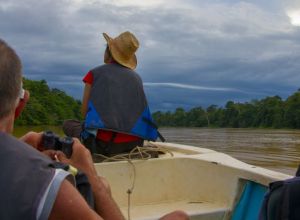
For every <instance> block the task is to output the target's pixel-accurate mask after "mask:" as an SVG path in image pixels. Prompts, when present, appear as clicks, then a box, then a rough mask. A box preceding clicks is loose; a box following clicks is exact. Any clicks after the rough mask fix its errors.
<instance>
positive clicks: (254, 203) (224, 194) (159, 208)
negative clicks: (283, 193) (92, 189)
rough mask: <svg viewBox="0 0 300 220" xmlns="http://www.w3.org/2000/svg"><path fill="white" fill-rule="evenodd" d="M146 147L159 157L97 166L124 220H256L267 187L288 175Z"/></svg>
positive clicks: (213, 156) (209, 154)
mask: <svg viewBox="0 0 300 220" xmlns="http://www.w3.org/2000/svg"><path fill="white" fill-rule="evenodd" d="M146 147H150V148H151V149H152V148H153V147H154V148H158V149H159V150H160V153H159V157H158V158H151V159H147V158H144V159H128V160H126V159H125V160H123V161H122V160H121V161H119V160H117V161H114V162H102V163H95V165H96V169H97V172H98V174H99V175H101V176H104V177H105V178H106V179H107V180H108V181H109V183H110V185H111V188H112V194H113V197H114V198H115V200H116V201H117V203H118V205H119V206H120V207H121V210H122V212H123V214H124V216H125V217H126V218H127V219H128V220H129V219H134V220H142V219H143V220H148V219H149V220H150V219H159V218H160V217H161V216H163V215H165V214H167V213H169V212H171V211H175V210H183V211H185V212H187V213H188V214H189V216H190V218H191V219H201V220H208V219H213V220H219V219H220V220H221V219H222V220H223V219H234V220H238V219H243V220H247V219H255V218H253V216H255V215H257V214H258V212H259V208H260V206H261V201H262V197H263V195H264V193H265V191H266V189H267V188H266V186H267V185H268V183H270V182H271V181H274V180H280V179H285V178H287V177H288V176H287V175H285V174H281V173H277V172H274V171H270V170H267V169H263V168H260V167H255V166H252V165H249V164H246V163H243V162H241V161H239V160H236V159H234V158H232V157H230V156H228V155H226V154H223V153H219V152H216V151H213V150H209V149H204V148H196V147H191V146H186V145H179V144H170V143H152V142H151V143H147V144H146ZM245 207H248V208H247V209H245ZM249 207H250V208H249Z"/></svg>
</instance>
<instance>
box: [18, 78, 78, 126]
mask: <svg viewBox="0 0 300 220" xmlns="http://www.w3.org/2000/svg"><path fill="white" fill-rule="evenodd" d="M23 87H24V88H25V89H26V90H29V91H30V99H29V102H28V103H27V105H26V107H25V109H24V111H23V113H22V114H21V115H20V117H19V118H18V119H17V120H16V125H61V124H62V122H63V121H64V120H65V119H70V118H72V119H81V113H80V108H81V102H80V101H78V100H75V99H74V98H72V97H71V96H69V95H67V94H66V93H65V92H64V91H61V90H59V89H56V88H54V89H50V88H49V86H48V85H47V82H46V81H45V80H40V81H34V80H29V79H24V80H23Z"/></svg>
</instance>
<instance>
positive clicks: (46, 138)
mask: <svg viewBox="0 0 300 220" xmlns="http://www.w3.org/2000/svg"><path fill="white" fill-rule="evenodd" d="M73 143H74V141H73V138H72V137H59V136H58V135H57V134H55V133H54V132H53V131H45V132H44V133H43V137H42V146H43V147H44V148H45V149H46V150H60V151H62V152H63V153H64V154H65V155H66V156H67V158H70V157H71V155H72V152H73V149H72V147H73Z"/></svg>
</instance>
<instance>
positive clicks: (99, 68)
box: [90, 64, 110, 73]
mask: <svg viewBox="0 0 300 220" xmlns="http://www.w3.org/2000/svg"><path fill="white" fill-rule="evenodd" d="M109 66H110V64H102V65H99V66H96V67H94V68H92V69H91V70H90V72H92V73H95V72H98V71H101V70H105V69H107V68H109Z"/></svg>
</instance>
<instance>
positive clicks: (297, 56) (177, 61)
mask: <svg viewBox="0 0 300 220" xmlns="http://www.w3.org/2000/svg"><path fill="white" fill-rule="evenodd" d="M126 30H129V31H131V32H133V33H134V34H135V35H136V37H137V38H138V39H139V41H140V49H139V50H138V52H137V57H138V67H137V72H138V73H139V74H140V76H141V77H142V79H143V81H144V87H145V92H146V95H147V97H148V101H149V104H150V108H151V109H152V110H153V111H156V110H163V111H165V110H173V109H175V108H176V107H183V108H185V109H190V108H193V107H196V106H203V107H207V106H208V105H211V104H217V105H219V106H223V105H224V104H225V103H226V102H227V101H228V100H232V101H235V102H246V101H251V100H252V99H261V98H264V97H266V96H274V95H279V96H281V97H282V98H283V99H285V98H286V97H288V96H289V95H291V94H292V93H294V92H295V91H296V90H297V89H298V88H300V83H299V82H300V74H299V70H300V0H286V1H283V0H252V1H250V0H249V1H248V0H245V1H239V0H169V1H167V0H22V1H20V0H0V38H3V39H4V40H5V41H7V42H8V43H9V44H10V45H11V46H12V47H14V48H15V50H16V51H17V53H18V54H19V55H20V57H21V59H22V60H23V66H24V76H25V77H26V78H29V79H33V80H41V79H45V80H46V81H47V82H48V84H49V85H50V87H52V88H54V87H55V88H59V89H62V90H64V91H66V92H67V93H68V94H70V95H72V96H73V97H75V98H77V99H81V94H82V90H83V83H82V78H83V76H84V75H85V74H86V72H88V71H89V70H90V69H91V68H93V67H95V66H97V65H100V64H102V63H103V51H104V48H105V43H106V42H105V40H104V39H103V37H102V32H106V33H107V34H108V35H110V36H112V37H115V36H117V35H118V34H119V33H121V32H123V31H126Z"/></svg>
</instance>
